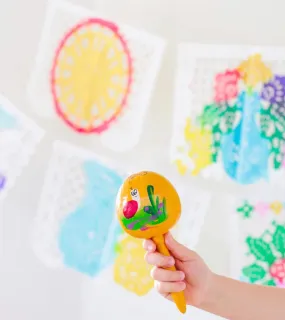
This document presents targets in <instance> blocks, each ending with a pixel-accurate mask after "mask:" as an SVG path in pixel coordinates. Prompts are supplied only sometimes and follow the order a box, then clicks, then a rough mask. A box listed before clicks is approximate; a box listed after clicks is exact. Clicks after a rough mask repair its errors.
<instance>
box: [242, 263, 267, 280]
mask: <svg viewBox="0 0 285 320" xmlns="http://www.w3.org/2000/svg"><path fill="white" fill-rule="evenodd" d="M242 273H243V275H244V276H246V277H247V278H248V279H249V280H250V282H251V283H255V282H256V281H259V280H262V279H263V278H264V277H265V275H266V271H265V269H263V268H262V267H261V266H260V265H258V264H256V263H254V264H252V265H250V266H248V267H245V268H243V269H242Z"/></svg>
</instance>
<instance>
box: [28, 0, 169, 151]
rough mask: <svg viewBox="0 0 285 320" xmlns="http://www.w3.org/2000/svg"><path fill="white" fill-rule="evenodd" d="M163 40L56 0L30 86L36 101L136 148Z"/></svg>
mask: <svg viewBox="0 0 285 320" xmlns="http://www.w3.org/2000/svg"><path fill="white" fill-rule="evenodd" d="M164 46H165V42H164V40H162V39H160V38H158V37H156V36H153V35H150V34H148V33H145V32H143V31H139V30H135V29H133V28H131V27H130V26H126V25H123V24H118V23H116V22H113V21H110V19H108V18H107V17H103V16H102V15H98V14H96V12H93V11H90V10H87V9H84V8H82V7H79V6H76V5H72V4H69V3H67V2H65V1H60V2H53V3H51V4H50V6H49V10H48V13H47V17H46V21H45V25H44V29H43V34H42V40H41V43H40V47H39V50H38V55H37V59H36V62H35V66H34V69H33V72H32V74H31V79H30V81H29V85H28V96H29V99H30V101H31V105H32V107H33V108H34V109H35V111H36V112H37V113H38V114H39V115H40V116H45V117H47V118H50V119H54V118H56V117H59V118H60V119H61V122H63V123H65V124H67V125H68V126H69V127H71V128H72V129H74V130H75V131H76V132H79V133H85V134H93V136H94V138H95V139H94V143H95V141H96V140H98V139H99V141H101V143H102V144H103V145H104V146H106V147H107V148H109V149H112V150H114V151H118V152H120V151H126V150H129V149H131V148H132V147H133V146H135V145H136V144H137V143H138V141H139V138H140V134H141V131H142V126H143V122H144V118H145V114H146V111H147V108H148V105H149V102H150V98H151V92H152V88H153V87H154V84H155V79H156V75H157V73H158V70H159V67H160V63H161V60H162V55H163V51H164ZM39 98H41V101H42V102H43V103H41V107H40V108H39V104H38V99H39ZM98 134H99V135H98Z"/></svg>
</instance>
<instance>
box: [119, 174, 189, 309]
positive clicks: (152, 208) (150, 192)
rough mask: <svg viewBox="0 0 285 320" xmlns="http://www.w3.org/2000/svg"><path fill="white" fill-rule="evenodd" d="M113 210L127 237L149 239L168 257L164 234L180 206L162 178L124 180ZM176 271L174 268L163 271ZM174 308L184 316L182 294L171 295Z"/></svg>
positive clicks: (151, 176)
mask: <svg viewBox="0 0 285 320" xmlns="http://www.w3.org/2000/svg"><path fill="white" fill-rule="evenodd" d="M116 210H117V216H118V219H119V222H120V224H121V226H122V228H123V229H124V230H125V231H126V232H127V233H128V234H130V235H131V236H133V237H136V238H142V239H152V240H153V241H154V242H155V244H156V246H157V250H158V251H159V252H160V253H162V254H163V255H166V256H170V253H169V251H168V249H167V247H166V245H165V242H164V234H165V233H167V232H168V230H170V229H171V228H172V227H173V226H174V225H175V224H176V222H177V221H178V219H179V217H180V214H181V203H180V199H179V196H178V194H177V191H176V190H175V188H174V187H173V185H172V184H171V183H170V182H169V181H168V180H167V179H166V178H164V177H163V176H161V175H159V174H157V173H155V172H149V171H143V172H139V173H136V174H133V175H131V176H130V177H128V178H127V179H126V180H125V182H124V183H123V185H122V186H121V188H120V190H119V192H118V195H117V200H116ZM167 269H168V270H176V268H175V266H173V267H171V268H167ZM171 295H172V298H173V301H174V302H175V304H176V306H177V308H178V309H179V310H180V311H181V312H182V313H185V312H186V300H185V296H184V292H173V293H172V294H171Z"/></svg>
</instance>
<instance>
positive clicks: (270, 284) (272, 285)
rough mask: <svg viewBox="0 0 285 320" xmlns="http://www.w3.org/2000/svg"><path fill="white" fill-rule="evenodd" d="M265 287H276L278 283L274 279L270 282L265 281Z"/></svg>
mask: <svg viewBox="0 0 285 320" xmlns="http://www.w3.org/2000/svg"><path fill="white" fill-rule="evenodd" d="M262 285H263V286H270V287H276V283H275V281H274V280H273V279H270V280H268V281H265V282H263V283H262Z"/></svg>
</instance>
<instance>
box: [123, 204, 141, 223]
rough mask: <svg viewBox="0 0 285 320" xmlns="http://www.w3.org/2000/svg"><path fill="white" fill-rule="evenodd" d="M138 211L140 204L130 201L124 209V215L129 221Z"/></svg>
mask: <svg viewBox="0 0 285 320" xmlns="http://www.w3.org/2000/svg"><path fill="white" fill-rule="evenodd" d="M137 211H138V203H137V201H135V200H130V201H128V202H127V203H126V204H125V205H124V208H123V214H124V216H125V217H126V218H127V219H130V218H132V217H133V216H134V215H135V214H136V213H137Z"/></svg>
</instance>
